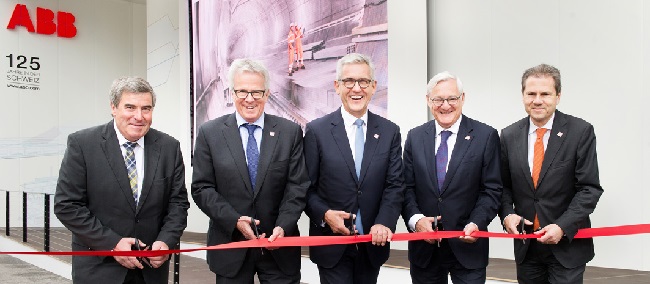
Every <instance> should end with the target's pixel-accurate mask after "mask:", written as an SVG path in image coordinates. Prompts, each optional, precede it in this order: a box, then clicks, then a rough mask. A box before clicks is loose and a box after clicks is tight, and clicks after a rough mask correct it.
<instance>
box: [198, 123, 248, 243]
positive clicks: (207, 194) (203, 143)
mask: <svg viewBox="0 0 650 284" xmlns="http://www.w3.org/2000/svg"><path fill="white" fill-rule="evenodd" d="M204 126H205V125H204ZM206 131H210V129H207V130H206V129H205V127H200V128H199V133H198V135H197V137H196V145H195V147H194V159H193V160H192V161H193V163H194V165H193V167H194V172H193V173H192V198H193V199H194V203H196V206H198V207H199V209H201V211H203V213H205V215H207V216H208V217H209V218H210V219H211V220H213V222H212V224H213V225H214V226H217V227H218V228H219V229H220V230H222V231H224V232H228V233H229V234H231V235H232V233H233V232H234V230H235V229H236V226H237V220H238V219H239V217H240V216H241V214H239V213H238V212H237V211H236V210H235V208H234V207H232V205H230V203H229V202H228V200H226V199H225V198H224V197H223V196H222V195H221V194H220V193H219V191H218V188H217V181H216V176H215V174H216V173H215V168H214V163H213V161H212V155H211V151H220V149H210V144H209V143H208V142H207V138H206V134H205V132H206Z"/></svg>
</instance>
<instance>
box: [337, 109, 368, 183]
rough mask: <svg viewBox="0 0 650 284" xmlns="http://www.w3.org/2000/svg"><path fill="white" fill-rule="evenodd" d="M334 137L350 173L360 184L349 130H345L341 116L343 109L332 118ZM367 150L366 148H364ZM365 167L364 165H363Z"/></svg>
mask: <svg viewBox="0 0 650 284" xmlns="http://www.w3.org/2000/svg"><path fill="white" fill-rule="evenodd" d="M330 131H331V132H332V138H334V142H336V146H337V147H338V148H339V151H341V155H342V156H343V159H344V160H345V164H346V165H347V166H348V170H349V171H350V174H351V175H352V177H353V178H354V180H355V181H356V182H357V184H359V179H358V178H357V171H356V169H355V167H354V158H353V157H352V149H350V142H349V140H348V135H347V132H346V131H345V124H343V116H341V111H340V109H339V111H337V112H336V114H335V115H334V118H333V119H332V129H331V130H330ZM364 152H365V150H364ZM362 168H363V167H362Z"/></svg>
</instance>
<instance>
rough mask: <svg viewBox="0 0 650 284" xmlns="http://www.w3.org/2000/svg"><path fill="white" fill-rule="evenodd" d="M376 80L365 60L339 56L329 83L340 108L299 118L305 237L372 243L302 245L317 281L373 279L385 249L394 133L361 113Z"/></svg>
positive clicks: (397, 141) (395, 162) (397, 176)
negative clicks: (363, 237) (305, 174)
mask: <svg viewBox="0 0 650 284" xmlns="http://www.w3.org/2000/svg"><path fill="white" fill-rule="evenodd" d="M376 86H377V81H375V79H374V67H373V64H372V62H371V60H370V58H368V57H367V56H365V55H362V54H357V53H353V54H348V55H346V56H344V57H343V58H341V59H339V61H338V65H337V68H336V80H335V81H334V87H335V89H336V92H337V93H338V94H339V96H340V97H341V101H342V103H343V107H342V108H340V109H338V110H336V111H334V112H332V113H330V114H328V115H325V116H324V117H321V118H318V119H316V120H314V121H312V122H310V123H308V124H307V130H306V132H305V161H306V163H307V170H308V171H309V178H310V180H311V186H310V187H309V191H308V193H307V207H306V209H305V212H306V213H307V215H308V216H309V218H310V220H311V222H310V228H309V235H311V236H331V235H350V234H351V233H352V234H354V233H355V232H354V231H355V229H356V231H357V233H359V234H364V233H365V234H370V235H372V245H370V244H367V243H362V244H358V245H333V246H317V247H310V248H309V256H310V258H311V260H312V261H313V262H314V263H316V264H317V265H318V270H319V272H320V279H321V283H337V284H338V283H376V282H377V276H378V275H379V268H380V266H381V265H382V264H383V263H384V262H386V260H387V259H388V255H389V252H390V245H389V244H388V242H390V240H391V237H392V235H393V232H394V231H395V225H396V222H397V219H398V218H399V212H400V210H401V204H402V200H403V184H402V182H403V180H402V158H401V153H402V149H401V136H400V132H399V127H398V126H397V125H396V124H394V123H392V122H390V121H389V120H387V119H385V118H382V117H380V116H378V115H376V114H373V113H372V112H369V111H368V103H369V102H370V99H371V98H372V95H373V94H374V93H375V88H376ZM364 133H365V134H364ZM353 219H354V221H353ZM352 224H355V226H354V228H352V227H353V226H352ZM350 229H352V231H351V230H350Z"/></svg>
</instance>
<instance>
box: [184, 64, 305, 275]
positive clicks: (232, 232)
mask: <svg viewBox="0 0 650 284" xmlns="http://www.w3.org/2000/svg"><path fill="white" fill-rule="evenodd" d="M228 75H229V84H230V92H231V94H232V96H233V99H234V102H235V108H236V111H235V112H234V113H232V114H226V115H224V116H221V117H219V118H215V119H213V120H210V121H208V122H206V123H204V124H203V125H201V126H200V127H199V130H198V135H197V137H196V147H195V150H194V159H193V162H194V173H193V176H192V197H193V198H194V202H195V203H196V205H197V206H198V207H199V208H200V209H201V210H202V211H203V212H204V213H205V214H206V215H207V216H208V217H210V227H209V229H208V241H207V244H208V245H209V246H213V245H219V244H226V243H230V242H237V241H243V240H251V239H257V238H264V237H268V241H269V242H273V241H274V240H276V239H277V238H282V237H285V236H299V235H300V232H299V231H298V224H297V223H298V219H299V218H300V215H301V213H302V211H303V209H304V207H305V194H306V193H307V187H308V186H309V179H308V176H307V171H306V169H305V162H304V159H303V144H302V129H301V128H300V126H299V125H298V124H295V123H293V122H291V121H289V120H286V119H284V118H281V117H277V116H274V115H270V114H267V113H265V112H264V106H265V105H266V102H267V100H268V98H269V96H270V95H271V94H270V90H269V82H270V78H269V72H268V71H267V69H266V67H264V65H262V63H261V62H258V61H255V60H251V59H237V60H235V61H233V63H232V65H231V66H230V70H229V74H228ZM207 262H208V265H209V266H210V270H211V271H212V272H214V273H215V274H216V282H217V283H220V284H221V283H253V279H254V276H255V274H257V276H258V278H259V280H260V282H261V283H298V282H299V281H300V247H285V248H279V249H271V248H269V249H257V248H256V249H253V248H250V249H231V250H209V251H208V252H207Z"/></svg>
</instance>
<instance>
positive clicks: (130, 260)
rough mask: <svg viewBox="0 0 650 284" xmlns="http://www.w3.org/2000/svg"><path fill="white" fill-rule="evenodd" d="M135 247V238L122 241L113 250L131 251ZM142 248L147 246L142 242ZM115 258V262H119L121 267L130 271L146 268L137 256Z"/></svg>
mask: <svg viewBox="0 0 650 284" xmlns="http://www.w3.org/2000/svg"><path fill="white" fill-rule="evenodd" d="M133 245H135V238H122V239H120V241H119V242H118V243H117V245H115V248H113V250H114V251H131V246H133ZM139 245H140V247H142V248H144V247H146V246H147V245H146V244H145V243H143V242H142V241H140V244H139ZM113 258H115V261H117V262H118V263H119V264H120V265H122V266H124V267H126V268H128V269H135V268H139V269H143V268H144V266H142V263H140V261H139V260H138V259H137V258H136V257H135V256H117V255H116V256H113Z"/></svg>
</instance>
